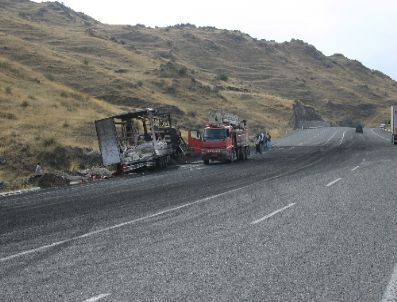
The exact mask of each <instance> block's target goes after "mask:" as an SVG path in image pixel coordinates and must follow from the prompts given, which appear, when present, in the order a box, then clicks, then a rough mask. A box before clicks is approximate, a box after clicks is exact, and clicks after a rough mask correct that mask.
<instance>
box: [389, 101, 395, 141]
mask: <svg viewBox="0 0 397 302" xmlns="http://www.w3.org/2000/svg"><path fill="white" fill-rule="evenodd" d="M390 109H391V110H390V111H391V119H390V131H391V142H392V144H397V106H391V108H390Z"/></svg>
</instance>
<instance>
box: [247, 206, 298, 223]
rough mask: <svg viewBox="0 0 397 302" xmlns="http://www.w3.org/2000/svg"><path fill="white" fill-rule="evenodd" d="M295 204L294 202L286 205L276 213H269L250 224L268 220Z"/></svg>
mask: <svg viewBox="0 0 397 302" xmlns="http://www.w3.org/2000/svg"><path fill="white" fill-rule="evenodd" d="M295 204H296V203H295V202H294V203H290V204H289V205H287V206H285V207H283V208H281V209H278V210H277V211H274V212H272V213H270V214H268V215H266V216H264V217H262V218H260V219H258V220H255V221H253V222H251V224H257V223H259V222H262V221H263V220H266V219H268V218H270V217H272V216H274V215H276V214H278V213H280V212H282V211H284V210H286V209H288V208H290V207H292V206H294V205H295Z"/></svg>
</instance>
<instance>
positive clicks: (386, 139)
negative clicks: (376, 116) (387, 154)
mask: <svg viewBox="0 0 397 302" xmlns="http://www.w3.org/2000/svg"><path fill="white" fill-rule="evenodd" d="M371 131H372V133H373V134H375V135H376V136H378V137H380V138H381V139H384V140H385V141H389V139H388V138H386V137H383V136H381V135H379V134H378V133H376V132H375V131H374V129H371Z"/></svg>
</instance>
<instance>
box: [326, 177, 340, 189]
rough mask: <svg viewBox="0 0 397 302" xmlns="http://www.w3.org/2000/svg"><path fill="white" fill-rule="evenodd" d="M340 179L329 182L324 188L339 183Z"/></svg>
mask: <svg viewBox="0 0 397 302" xmlns="http://www.w3.org/2000/svg"><path fill="white" fill-rule="evenodd" d="M341 179H342V178H340V177H339V178H337V179H335V180H334V181H331V182H330V183H329V184H326V185H325V186H326V187H330V186H332V185H333V184H336V183H337V182H338V181H340V180H341Z"/></svg>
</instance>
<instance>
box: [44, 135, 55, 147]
mask: <svg viewBox="0 0 397 302" xmlns="http://www.w3.org/2000/svg"><path fill="white" fill-rule="evenodd" d="M56 143H57V141H56V139H55V138H53V137H47V138H45V139H43V145H44V147H49V146H54V145H56Z"/></svg>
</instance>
